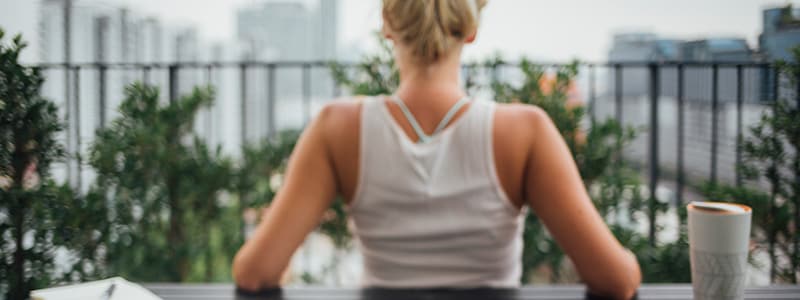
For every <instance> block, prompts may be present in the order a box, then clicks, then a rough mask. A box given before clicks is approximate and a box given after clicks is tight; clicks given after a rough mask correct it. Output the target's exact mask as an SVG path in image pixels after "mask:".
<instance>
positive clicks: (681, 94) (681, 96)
mask: <svg viewBox="0 0 800 300" xmlns="http://www.w3.org/2000/svg"><path fill="white" fill-rule="evenodd" d="M684 76H685V70H684V65H683V64H679V65H678V124H677V125H678V147H677V148H678V149H676V150H677V151H678V153H677V155H678V166H677V169H678V175H677V177H678V178H677V185H678V187H677V194H676V197H675V201H676V205H675V208H676V209H678V210H680V209H682V207H683V187H684V180H685V178H684V176H685V174H684V166H683V155H684V150H685V149H684V138H685V137H684V132H683V131H684V127H685V124H684V123H685V120H684V118H685V115H684V105H685V102H686V96H685V90H684V81H685V78H684ZM678 224H680V225H681V226H683V220H682V219H681V216H680V214H678Z"/></svg>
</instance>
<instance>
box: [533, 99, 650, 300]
mask: <svg viewBox="0 0 800 300" xmlns="http://www.w3.org/2000/svg"><path fill="white" fill-rule="evenodd" d="M529 110H530V111H529V113H528V118H527V119H528V121H529V122H530V125H531V126H532V128H534V132H533V139H532V145H531V146H530V149H531V150H530V152H529V153H528V159H527V161H528V162H527V167H526V174H527V175H526V181H527V182H526V184H525V198H526V201H527V203H528V204H529V205H530V206H531V208H532V209H533V211H534V213H535V214H536V216H538V217H539V219H541V220H542V222H543V223H544V224H545V226H546V227H547V229H548V230H549V231H550V233H551V234H552V236H553V237H554V238H555V240H556V241H557V242H558V244H559V245H560V246H561V248H562V249H563V250H564V252H565V253H566V254H567V255H568V256H569V258H570V259H572V262H573V263H574V264H575V266H576V268H577V271H578V273H579V274H580V276H581V278H582V279H583V280H584V281H585V282H586V284H587V285H588V287H589V290H590V291H592V292H593V293H596V294H599V295H603V296H610V297H614V298H619V299H629V298H631V297H632V296H633V295H634V294H635V293H636V289H637V288H638V286H639V283H640V282H641V276H642V275H641V272H640V270H639V264H638V262H637V261H636V258H635V257H634V256H633V255H632V253H630V252H629V251H627V250H626V249H625V248H623V247H622V245H620V243H619V242H618V241H617V240H616V238H615V237H614V235H613V234H612V233H611V231H610V230H609V229H608V226H607V225H606V224H605V223H604V222H603V219H602V218H601V217H600V215H599V213H598V212H597V209H596V208H595V207H594V205H593V204H592V201H591V199H590V198H589V195H588V194H587V192H586V188H585V187H584V185H583V181H582V180H581V177H580V174H579V172H578V168H577V167H576V166H575V161H574V160H573V159H572V155H571V154H570V151H569V148H568V147H567V145H566V143H565V142H564V140H563V138H562V137H561V134H560V133H559V131H558V130H557V128H556V127H555V125H554V124H553V121H552V120H550V118H549V117H548V116H547V114H546V113H545V112H544V111H542V110H541V109H539V108H535V107H530V108H529Z"/></svg>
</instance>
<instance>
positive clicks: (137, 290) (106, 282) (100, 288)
mask: <svg viewBox="0 0 800 300" xmlns="http://www.w3.org/2000/svg"><path fill="white" fill-rule="evenodd" d="M112 286H113V287H112ZM31 300H161V298H159V297H158V296H156V295H155V294H153V292H151V291H149V290H148V289H146V288H144V287H142V286H141V285H138V284H135V283H133V282H130V281H127V280H125V279H124V278H122V277H113V278H109V279H103V280H98V281H92V282H86V283H79V284H74V285H67V286H59V287H53V288H47V289H41V290H34V291H31Z"/></svg>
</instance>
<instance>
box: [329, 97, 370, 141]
mask: <svg viewBox="0 0 800 300" xmlns="http://www.w3.org/2000/svg"><path fill="white" fill-rule="evenodd" d="M363 101H373V100H369V98H367V97H363V96H353V97H342V98H337V99H334V100H332V101H330V102H328V103H325V105H324V106H323V107H322V109H320V111H319V113H318V114H317V116H316V119H317V122H320V123H322V124H323V125H324V126H323V127H324V128H326V129H329V130H331V131H332V132H333V133H341V132H343V131H345V132H347V131H353V129H357V128H358V125H359V124H361V118H360V116H361V107H362V102H363Z"/></svg>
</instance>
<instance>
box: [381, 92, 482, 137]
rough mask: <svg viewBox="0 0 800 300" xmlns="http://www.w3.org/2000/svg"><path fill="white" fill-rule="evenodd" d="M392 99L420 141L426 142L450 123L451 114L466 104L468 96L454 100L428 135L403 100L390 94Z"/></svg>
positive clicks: (453, 114)
mask: <svg viewBox="0 0 800 300" xmlns="http://www.w3.org/2000/svg"><path fill="white" fill-rule="evenodd" d="M392 100H393V101H394V102H395V103H397V106H400V110H401V111H402V112H403V115H405V117H406V119H407V120H408V123H410V124H411V128H412V129H414V132H415V133H416V134H417V136H418V137H419V142H420V143H427V142H428V141H430V139H431V137H432V136H434V135H436V134H437V133H439V131H442V130H443V129H444V128H445V127H446V126H447V124H448V123H450V119H452V118H453V116H455V114H456V113H457V112H458V111H459V110H460V109H461V107H463V106H464V105H465V104H467V102H469V98H468V97H464V98H461V99H460V100H458V102H456V104H454V105H453V107H451V108H450V110H449V111H447V113H446V114H445V115H444V118H442V120H441V121H440V122H439V125H437V126H436V129H435V130H434V131H433V133H432V134H431V135H428V134H426V133H425V131H423V130H422V126H420V125H419V122H417V119H416V118H414V114H412V113H411V110H409V109H408V106H406V104H405V103H403V100H401V99H400V97H398V96H397V95H392Z"/></svg>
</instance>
